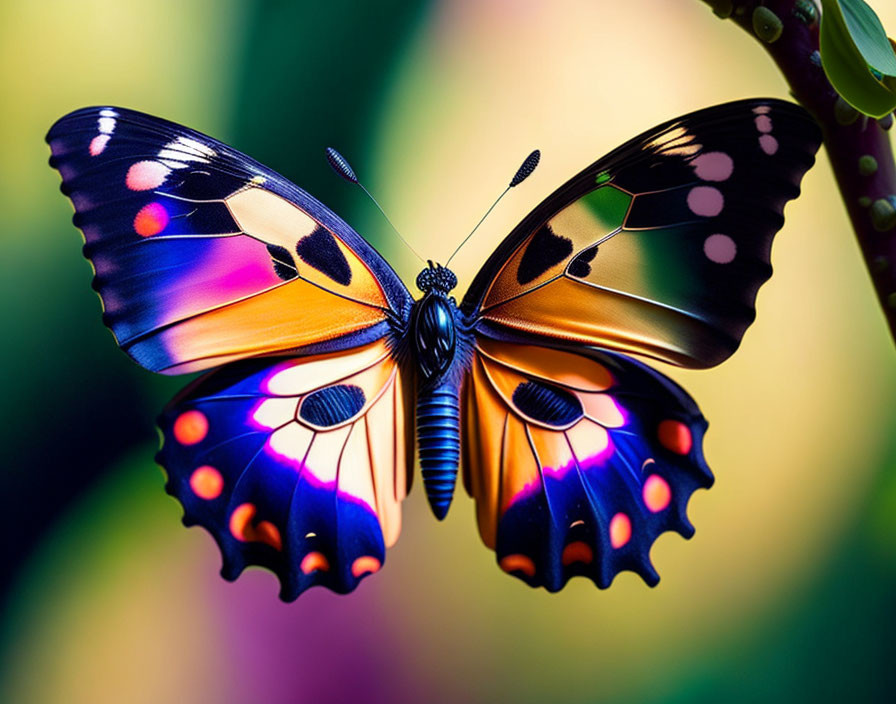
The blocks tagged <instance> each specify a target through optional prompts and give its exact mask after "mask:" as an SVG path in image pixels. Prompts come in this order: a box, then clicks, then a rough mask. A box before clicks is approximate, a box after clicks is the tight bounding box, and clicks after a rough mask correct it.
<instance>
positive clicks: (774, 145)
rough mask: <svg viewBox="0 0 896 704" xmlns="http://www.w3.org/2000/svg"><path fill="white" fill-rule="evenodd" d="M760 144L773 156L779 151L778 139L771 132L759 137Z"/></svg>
mask: <svg viewBox="0 0 896 704" xmlns="http://www.w3.org/2000/svg"><path fill="white" fill-rule="evenodd" d="M759 146H760V147H762V151H764V152H765V153H766V154H768V155H769V156H771V155H772V154H774V153H775V152H777V151H778V140H777V139H775V138H774V137H772V136H771V135H770V134H764V135H762V136H761V137H760V138H759Z"/></svg>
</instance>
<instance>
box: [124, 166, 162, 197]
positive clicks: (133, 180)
mask: <svg viewBox="0 0 896 704" xmlns="http://www.w3.org/2000/svg"><path fill="white" fill-rule="evenodd" d="M170 173H171V169H169V168H168V167H167V166H165V165H164V164H162V163H161V162H158V161H138V162H137V163H136V164H133V165H132V166H131V168H129V169H128V173H127V175H126V176H125V178H124V182H125V185H127V187H128V188H130V189H131V190H132V191H149V190H151V189H153V188H158V187H159V186H161V185H162V184H163V183H164V182H165V179H166V178H168V174H170Z"/></svg>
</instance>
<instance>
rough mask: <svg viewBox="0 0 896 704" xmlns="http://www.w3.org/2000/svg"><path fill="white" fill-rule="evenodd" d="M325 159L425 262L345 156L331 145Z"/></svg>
mask: <svg viewBox="0 0 896 704" xmlns="http://www.w3.org/2000/svg"><path fill="white" fill-rule="evenodd" d="M327 161H328V162H329V164H330V167H331V168H332V169H333V171H335V172H336V173H337V174H339V175H340V176H342V178H344V179H345V180H346V181H348V182H349V183H353V184H355V185H356V186H358V187H359V188H360V189H361V190H362V191H364V193H366V194H367V197H368V198H370V200H372V201H373V204H374V205H375V206H376V207H377V209H378V210H379V211H380V212H381V213H382V214H383V217H384V218H386V222H387V223H389V226H390V227H391V228H392V230H393V231H394V232H395V234H396V235H398V239H400V240H401V241H402V242H403V243H404V246H405V247H407V248H408V249H409V250H411V252H413V253H414V256H415V257H417V259H419V260H420V261H421V262H423V263H424V264H425V263H426V261H425V260H424V259H423V257H421V256H420V255H419V254H418V253H417V250H416V249H414V248H413V247H411V245H410V243H409V242H408V241H407V240H406V239H405V238H404V237H402V236H401V233H400V232H399V231H398V228H396V227H395V225H394V224H393V223H392V221H391V220H390V219H389V216H388V215H386V211H385V210H383V209H382V207H381V206H380V204H379V203H378V202H377V200H376V198H374V197H373V196H372V195H371V194H370V191H368V190H367V189H366V188H365V187H364V184H363V183H361V182H360V181H359V180H358V177H357V176H356V175H355V170H354V169H353V168H352V167H351V164H349V163H348V161H346V159H345V157H344V156H342V154H340V153H339V152H337V151H336V150H335V149H333V147H327Z"/></svg>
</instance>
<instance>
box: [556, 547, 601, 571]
mask: <svg viewBox="0 0 896 704" xmlns="http://www.w3.org/2000/svg"><path fill="white" fill-rule="evenodd" d="M560 559H561V561H562V562H563V566H564V567H567V566H569V565H571V564H572V563H574V562H582V563H584V564H586V565H590V564H591V563H592V562H593V561H594V552H593V551H592V550H591V546H589V545H588V543H583V542H582V541H581V540H577V541H576V542H574V543H570V544H569V545H567V546H566V547H565V548H563V555H562V556H561V558H560Z"/></svg>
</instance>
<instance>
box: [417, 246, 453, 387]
mask: <svg viewBox="0 0 896 704" xmlns="http://www.w3.org/2000/svg"><path fill="white" fill-rule="evenodd" d="M456 285H457V277H456V276H455V275H454V273H453V272H452V271H451V270H450V269H446V268H445V267H443V266H442V265H441V264H435V265H434V264H433V263H432V262H430V263H429V267H428V268H426V269H424V270H423V271H421V272H420V274H419V275H418V276H417V287H418V288H419V289H420V290H421V291H423V292H424V294H425V295H424V296H423V298H421V299H420V300H419V301H417V303H416V304H415V306H414V314H413V339H414V347H415V349H416V353H417V354H416V359H417V368H418V370H419V372H420V375H421V378H422V380H423V382H424V384H425V385H426V386H435V385H437V384H438V383H439V382H440V381H441V380H442V378H443V377H444V376H445V373H446V372H447V371H448V369H449V368H450V367H451V363H452V361H453V360H454V352H455V349H456V347H457V329H456V319H457V314H458V310H457V304H456V303H455V301H454V299H453V298H451V297H450V296H449V295H448V294H449V293H450V292H451V290H452V289H453V288H454V287H455V286H456Z"/></svg>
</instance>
